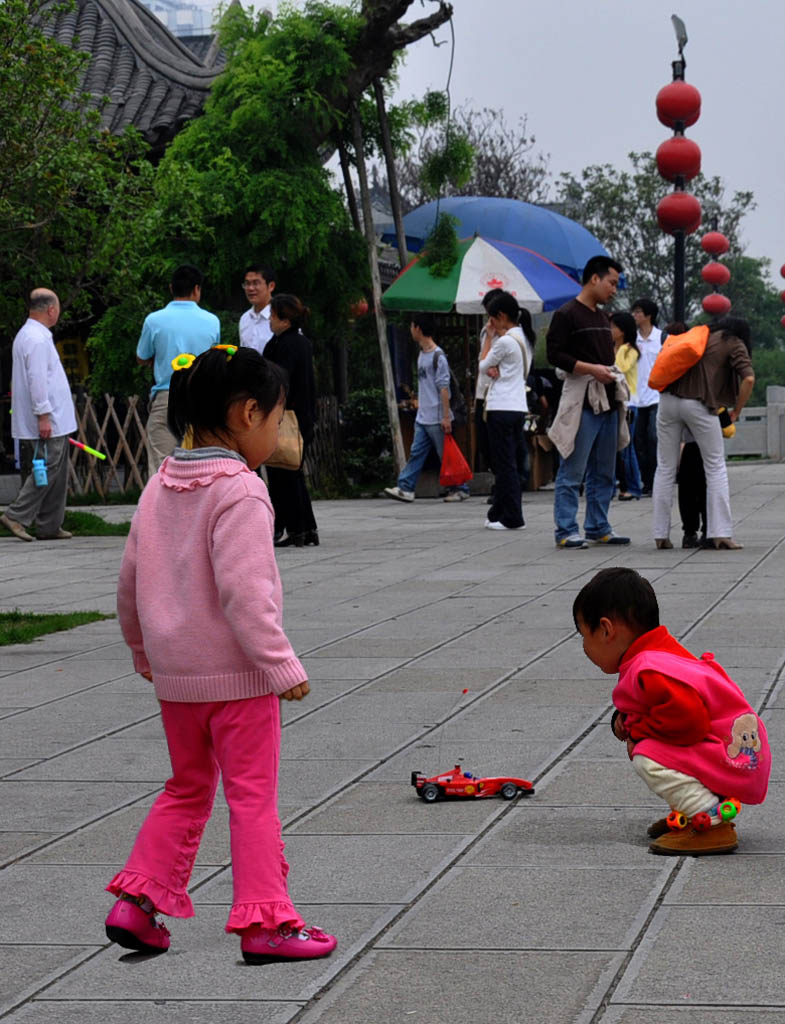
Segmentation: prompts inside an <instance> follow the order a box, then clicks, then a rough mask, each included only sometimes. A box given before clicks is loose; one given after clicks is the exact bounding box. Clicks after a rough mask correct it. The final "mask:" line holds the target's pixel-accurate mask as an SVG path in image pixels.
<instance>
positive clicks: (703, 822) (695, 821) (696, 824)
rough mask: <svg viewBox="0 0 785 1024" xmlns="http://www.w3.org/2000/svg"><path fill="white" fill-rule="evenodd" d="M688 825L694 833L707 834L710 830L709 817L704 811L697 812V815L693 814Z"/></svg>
mask: <svg viewBox="0 0 785 1024" xmlns="http://www.w3.org/2000/svg"><path fill="white" fill-rule="evenodd" d="M690 824H691V825H692V827H693V828H694V829H695V831H696V832H708V830H709V829H710V828H711V815H710V814H707V813H706V812H705V811H699V812H698V814H693V816H692V821H691V822H690Z"/></svg>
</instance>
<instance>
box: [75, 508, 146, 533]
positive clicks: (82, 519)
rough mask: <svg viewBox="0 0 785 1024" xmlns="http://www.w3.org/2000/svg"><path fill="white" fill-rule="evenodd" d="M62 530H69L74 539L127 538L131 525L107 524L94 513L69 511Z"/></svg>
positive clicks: (128, 523)
mask: <svg viewBox="0 0 785 1024" xmlns="http://www.w3.org/2000/svg"><path fill="white" fill-rule="evenodd" d="M63 529H64V530H70V531H71V533H72V534H73V535H74V536H75V537H127V536H128V531H129V530H130V529H131V523H130V522H127V523H107V522H106V521H105V520H104V519H102V518H101V517H100V516H97V515H95V513H94V512H76V511H74V510H73V509H69V510H68V511H67V512H66V514H65V522H64V523H63Z"/></svg>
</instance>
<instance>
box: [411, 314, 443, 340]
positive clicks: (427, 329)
mask: <svg viewBox="0 0 785 1024" xmlns="http://www.w3.org/2000/svg"><path fill="white" fill-rule="evenodd" d="M409 323H412V324H414V326H415V327H419V328H420V330H421V331H422V332H423V334H424V335H425V337H426V338H433V337H435V335H436V321H435V320H434V318H433V315H432V314H431V313H412V314H411V315H410V317H409Z"/></svg>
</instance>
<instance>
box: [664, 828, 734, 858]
mask: <svg viewBox="0 0 785 1024" xmlns="http://www.w3.org/2000/svg"><path fill="white" fill-rule="evenodd" d="M738 845H739V841H738V839H737V838H736V826H735V825H734V824H733V823H732V822H730V821H722V822H720V824H719V825H712V827H711V828H710V829H708V830H707V831H706V832H696V831H695V829H694V828H691V827H690V826H688V827H687V828H684V829H681V830H680V831H678V832H669V833H668V835H667V836H660V838H659V839H655V841H654V842H653V843H649V849H650V850H651V851H652V853H664V854H665V855H666V856H668V857H682V856H687V857H702V856H703V855H704V854H707V853H732V852H733V851H734V850H735V849H736V847H737V846H738Z"/></svg>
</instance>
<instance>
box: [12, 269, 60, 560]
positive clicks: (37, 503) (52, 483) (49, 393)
mask: <svg viewBox="0 0 785 1024" xmlns="http://www.w3.org/2000/svg"><path fill="white" fill-rule="evenodd" d="M59 318H60V301H59V299H58V298H57V296H56V295H55V293H54V292H52V291H49V289H48V288H36V289H35V290H34V291H33V292H32V293H31V294H30V311H29V314H28V318H27V321H26V322H25V324H24V325H23V326H22V328H21V329H20V330H19V332H18V333H17V335H16V337H15V338H14V345H13V350H12V353H13V354H12V358H13V370H12V376H11V392H12V396H13V401H12V404H13V412H12V413H11V433H12V434H13V436H14V437H15V438H16V439H17V440H18V441H19V463H20V466H21V470H22V487H21V489H20V491H19V493H18V494H17V496H16V497H15V498H14V500H13V501H12V502H11V504H10V505H9V506H8V508H7V509H6V511H5V514H4V515H2V516H0V523H2V524H3V526H5V527H6V529H8V530H10V531H11V533H13V535H14V536H15V537H18V538H19V540H26V541H27V540H32V539H33V538H32V536H31V535H30V534H29V533H28V532H27V530H26V529H25V527H28V526H30V525H31V524H32V523H35V524H36V527H37V536H38V539H39V540H67V539H68V538H69V537H71V534H70V533H69V532H68V531H67V530H64V529H63V519H64V518H65V499H66V492H67V489H68V452H69V447H68V435H69V434H72V433H74V431H75V430H76V416H75V414H74V403H73V399H72V397H71V386H70V384H69V383H68V378H67V377H66V375H65V370H64V369H63V364H62V363H61V361H60V356H59V355H58V352H57V349H56V348H55V343H54V339H53V337H52V328H53V327H54V325H55V324H56V323H57V321H58V319H59ZM34 458H35V459H45V460H46V481H47V482H46V484H45V485H43V486H39V484H38V483H37V482H36V479H35V476H34V475H33V472H32V468H33V459H34Z"/></svg>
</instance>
